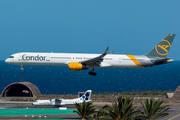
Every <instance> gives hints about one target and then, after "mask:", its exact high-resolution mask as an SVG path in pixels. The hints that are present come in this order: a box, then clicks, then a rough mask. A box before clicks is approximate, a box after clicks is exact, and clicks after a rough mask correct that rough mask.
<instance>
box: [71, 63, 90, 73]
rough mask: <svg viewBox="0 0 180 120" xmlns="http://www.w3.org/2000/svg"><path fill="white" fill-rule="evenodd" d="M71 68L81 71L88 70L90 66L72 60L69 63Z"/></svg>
mask: <svg viewBox="0 0 180 120" xmlns="http://www.w3.org/2000/svg"><path fill="white" fill-rule="evenodd" d="M69 69H70V70H75V71H80V70H86V69H88V68H87V67H86V66H85V65H82V64H81V63H77V62H70V63H69Z"/></svg>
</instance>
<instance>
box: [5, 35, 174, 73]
mask: <svg viewBox="0 0 180 120" xmlns="http://www.w3.org/2000/svg"><path fill="white" fill-rule="evenodd" d="M174 37H175V34H168V35H167V36H166V37H165V38H164V39H162V40H161V42H160V43H159V44H157V45H156V46H155V47H154V48H153V49H152V50H151V51H150V52H149V53H148V54H146V55H121V54H113V51H112V52H111V54H107V52H108V48H109V46H108V47H107V48H106V50H105V52H104V53H103V54H80V53H79V54H77V53H35V52H34V53H32V52H21V53H16V54H13V55H11V56H10V57H9V58H7V59H6V60H5V62H6V63H8V64H14V65H20V66H21V70H22V73H24V68H23V66H24V65H49V66H52V65H55V66H68V67H69V69H70V70H74V71H80V70H87V69H90V72H89V75H94V76H96V75H97V73H96V72H94V68H127V69H128V68H144V67H152V66H156V65H162V64H166V63H170V62H173V61H174V60H173V59H172V58H166V56H167V54H168V52H169V49H170V47H171V45H172V42H173V40H174Z"/></svg>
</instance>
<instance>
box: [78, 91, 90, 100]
mask: <svg viewBox="0 0 180 120" xmlns="http://www.w3.org/2000/svg"><path fill="white" fill-rule="evenodd" d="M91 92H92V90H87V91H86V92H85V93H84V95H83V96H81V97H80V101H81V102H83V101H84V100H85V101H86V102H88V101H90V98H91Z"/></svg>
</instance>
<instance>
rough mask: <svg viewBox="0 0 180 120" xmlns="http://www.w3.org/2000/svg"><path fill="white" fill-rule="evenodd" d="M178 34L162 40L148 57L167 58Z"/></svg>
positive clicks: (169, 35)
mask: <svg viewBox="0 0 180 120" xmlns="http://www.w3.org/2000/svg"><path fill="white" fill-rule="evenodd" d="M175 35H176V34H168V35H167V36H166V37H165V38H164V39H162V40H161V42H160V43H159V44H157V45H156V46H155V47H154V48H153V49H152V50H151V51H150V52H149V53H148V54H147V55H146V56H148V57H162V58H165V57H166V56H167V54H168V52H169V49H170V47H171V45H172V42H173V40H174V37H175Z"/></svg>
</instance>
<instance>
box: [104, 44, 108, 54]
mask: <svg viewBox="0 0 180 120" xmlns="http://www.w3.org/2000/svg"><path fill="white" fill-rule="evenodd" d="M108 49H109V46H108V47H107V48H106V50H105V51H104V53H103V55H106V54H107V52H108Z"/></svg>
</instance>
